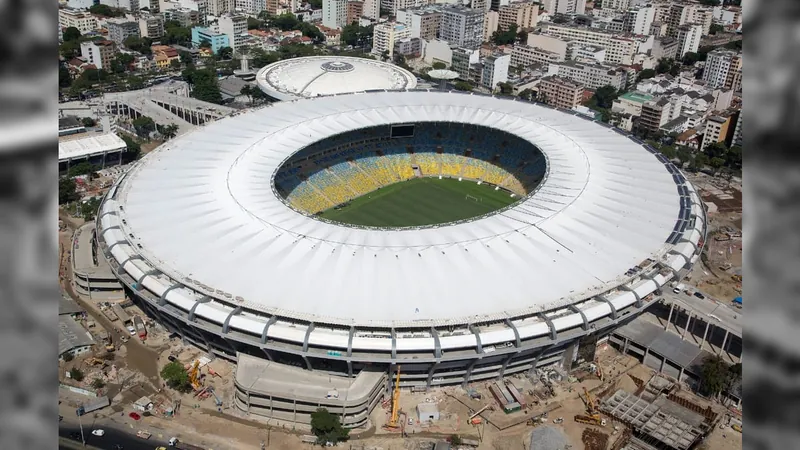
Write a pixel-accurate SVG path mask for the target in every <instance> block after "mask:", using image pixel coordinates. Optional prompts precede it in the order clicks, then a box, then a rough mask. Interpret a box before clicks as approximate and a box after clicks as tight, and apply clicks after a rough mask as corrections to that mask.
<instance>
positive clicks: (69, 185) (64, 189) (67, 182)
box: [58, 177, 79, 205]
mask: <svg viewBox="0 0 800 450" xmlns="http://www.w3.org/2000/svg"><path fill="white" fill-rule="evenodd" d="M77 187H78V186H77V185H76V184H75V180H73V179H72V178H69V177H62V178H60V179H59V180H58V204H59V205H63V204H65V203H70V202H74V201H76V200H78V198H79V197H78V192H77Z"/></svg>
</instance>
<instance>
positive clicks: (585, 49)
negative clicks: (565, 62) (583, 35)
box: [567, 42, 606, 64]
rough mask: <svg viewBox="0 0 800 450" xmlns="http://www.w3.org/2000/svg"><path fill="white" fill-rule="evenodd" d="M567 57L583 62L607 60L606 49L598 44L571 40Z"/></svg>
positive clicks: (599, 62) (593, 62)
mask: <svg viewBox="0 0 800 450" xmlns="http://www.w3.org/2000/svg"><path fill="white" fill-rule="evenodd" d="M567 59H571V60H573V61H577V62H581V63H589V64H603V63H605V61H606V49H605V48H603V47H600V46H598V45H586V44H579V43H575V42H570V43H569V45H568V46H567Z"/></svg>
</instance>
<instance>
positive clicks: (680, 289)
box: [672, 283, 686, 294]
mask: <svg viewBox="0 0 800 450" xmlns="http://www.w3.org/2000/svg"><path fill="white" fill-rule="evenodd" d="M684 289H686V285H685V284H683V283H678V284H677V285H676V286H675V287H674V288H673V289H672V292H674V293H676V294H680V293H681V292H683V290H684Z"/></svg>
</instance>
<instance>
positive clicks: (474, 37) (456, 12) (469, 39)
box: [439, 6, 486, 48]
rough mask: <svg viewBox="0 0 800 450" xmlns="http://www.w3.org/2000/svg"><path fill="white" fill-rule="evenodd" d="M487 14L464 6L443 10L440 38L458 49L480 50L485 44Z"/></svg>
mask: <svg viewBox="0 0 800 450" xmlns="http://www.w3.org/2000/svg"><path fill="white" fill-rule="evenodd" d="M485 14H486V12H485V11H479V10H475V9H469V8H465V7H463V6H454V7H447V8H442V26H441V29H440V32H439V37H440V38H441V39H443V40H445V41H447V42H449V43H450V45H453V46H456V47H462V48H478V47H480V46H481V43H483V18H484V16H485Z"/></svg>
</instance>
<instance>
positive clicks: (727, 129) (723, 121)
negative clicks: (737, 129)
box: [700, 114, 735, 150]
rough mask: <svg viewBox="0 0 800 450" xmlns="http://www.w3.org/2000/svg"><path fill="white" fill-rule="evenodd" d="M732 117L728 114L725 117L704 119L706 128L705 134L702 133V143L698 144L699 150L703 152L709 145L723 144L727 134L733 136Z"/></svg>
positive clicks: (714, 116)
mask: <svg viewBox="0 0 800 450" xmlns="http://www.w3.org/2000/svg"><path fill="white" fill-rule="evenodd" d="M731 119H732V117H731V115H730V114H728V115H726V116H724V117H723V116H721V115H719V116H717V115H713V116H709V117H708V119H706V128H705V132H704V133H703V142H702V144H700V148H701V149H703V150H705V148H706V147H708V146H709V145H711V144H715V143H718V142H725V141H726V140H727V138H728V134H733V131H734V129H733V128H732V126H735V125H734V124H733V123H732V122H733V121H732V120H731Z"/></svg>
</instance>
